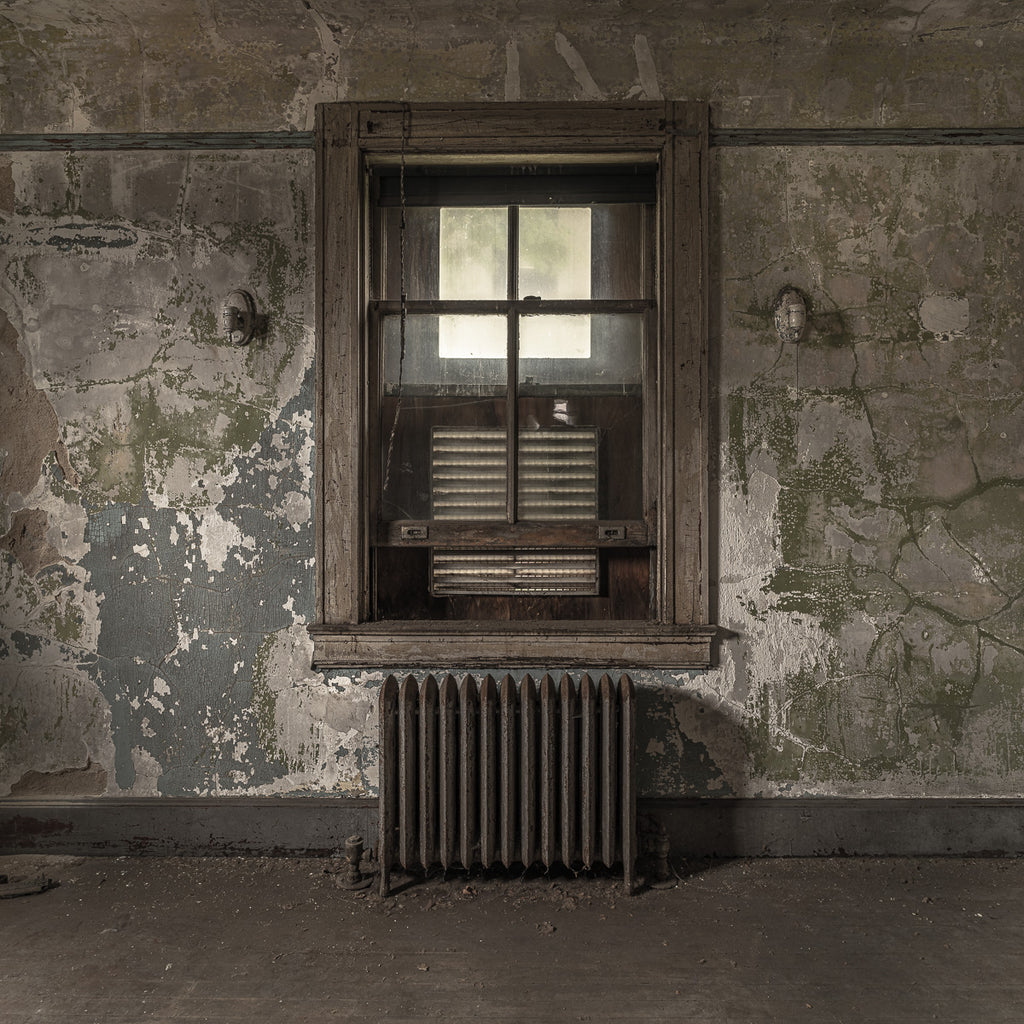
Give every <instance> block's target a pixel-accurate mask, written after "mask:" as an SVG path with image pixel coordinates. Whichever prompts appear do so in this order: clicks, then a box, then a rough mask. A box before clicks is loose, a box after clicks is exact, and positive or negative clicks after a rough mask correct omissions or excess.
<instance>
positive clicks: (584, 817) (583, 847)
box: [579, 674, 597, 868]
mask: <svg viewBox="0 0 1024 1024" xmlns="http://www.w3.org/2000/svg"><path fill="white" fill-rule="evenodd" d="M596 770H597V694H596V691H595V690H594V684H593V681H592V680H591V678H590V676H588V675H586V674H584V675H583V677H582V678H581V679H580V808H579V820H580V860H582V861H583V866H584V867H585V868H589V867H590V866H591V865H592V864H593V863H594V861H595V859H596V857H597V779H596Z"/></svg>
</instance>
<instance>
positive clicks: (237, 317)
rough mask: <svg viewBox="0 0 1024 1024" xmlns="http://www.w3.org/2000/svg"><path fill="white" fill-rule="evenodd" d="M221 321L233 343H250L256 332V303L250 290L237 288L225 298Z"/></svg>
mask: <svg viewBox="0 0 1024 1024" xmlns="http://www.w3.org/2000/svg"><path fill="white" fill-rule="evenodd" d="M220 321H221V325H222V326H223V328H224V330H225V331H226V332H227V335H228V338H229V339H230V341H231V344H232V345H248V344H249V342H250V341H251V340H252V336H253V335H254V334H255V333H256V303H255V302H254V301H253V297H252V296H251V295H250V294H249V293H248V292H243V291H240V290H236V291H233V292H231V294H230V295H228V297H227V298H226V299H225V300H224V305H223V306H222V307H221V311H220Z"/></svg>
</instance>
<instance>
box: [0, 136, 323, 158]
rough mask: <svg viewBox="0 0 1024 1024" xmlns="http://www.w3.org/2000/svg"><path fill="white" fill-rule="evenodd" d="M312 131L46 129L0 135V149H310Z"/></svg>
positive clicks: (3, 150) (44, 150) (20, 150)
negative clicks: (42, 132) (45, 130)
mask: <svg viewBox="0 0 1024 1024" xmlns="http://www.w3.org/2000/svg"><path fill="white" fill-rule="evenodd" d="M312 148H313V133H312V132H114V133H109V132H47V133H45V134H42V135H0V152H8V153H12V152H13V153H17V152H24V153H27V152H36V153H39V152H48V151H56V152H66V151H67V150H97V151H99V150H137V149H153V150H165V149H187V150H196V149H200V150H201V149H312Z"/></svg>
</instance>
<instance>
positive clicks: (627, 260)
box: [590, 203, 652, 299]
mask: <svg viewBox="0 0 1024 1024" xmlns="http://www.w3.org/2000/svg"><path fill="white" fill-rule="evenodd" d="M645 237H646V236H645V234H644V207H643V206H641V205H640V204H639V203H612V204H608V205H605V206H595V207H593V208H592V211H591V262H592V270H591V282H590V283H591V297H592V298H595V299H642V298H646V297H648V296H649V295H650V294H651V292H652V289H651V281H650V273H651V272H650V260H651V253H650V251H649V249H648V245H647V244H646V243H645Z"/></svg>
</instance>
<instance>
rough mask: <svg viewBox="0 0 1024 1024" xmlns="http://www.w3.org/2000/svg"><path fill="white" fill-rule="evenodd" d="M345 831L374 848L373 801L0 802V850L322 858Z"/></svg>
mask: <svg viewBox="0 0 1024 1024" xmlns="http://www.w3.org/2000/svg"><path fill="white" fill-rule="evenodd" d="M350 835H361V836H363V837H364V839H365V841H366V845H367V846H370V845H373V846H376V835H377V801H376V800H354V799H351V798H345V797H338V798H325V797H241V798H239V797H228V798H224V797H209V798H204V797H195V798H182V797H150V798H141V799H139V798H134V799H133V798H125V797H94V798H91V799H90V798H81V799H75V800H27V799H18V800H0V854H12V853H60V854H79V855H91V856H97V855H99V856H103V855H110V856H121V855H125V854H133V855H135V854H137V855H147V854H148V855H154V856H172V855H180V856H245V855H258V856H285V855H305V856H323V855H326V854H330V853H333V852H335V851H339V850H342V849H344V846H345V840H346V838H347V837H348V836H350Z"/></svg>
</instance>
